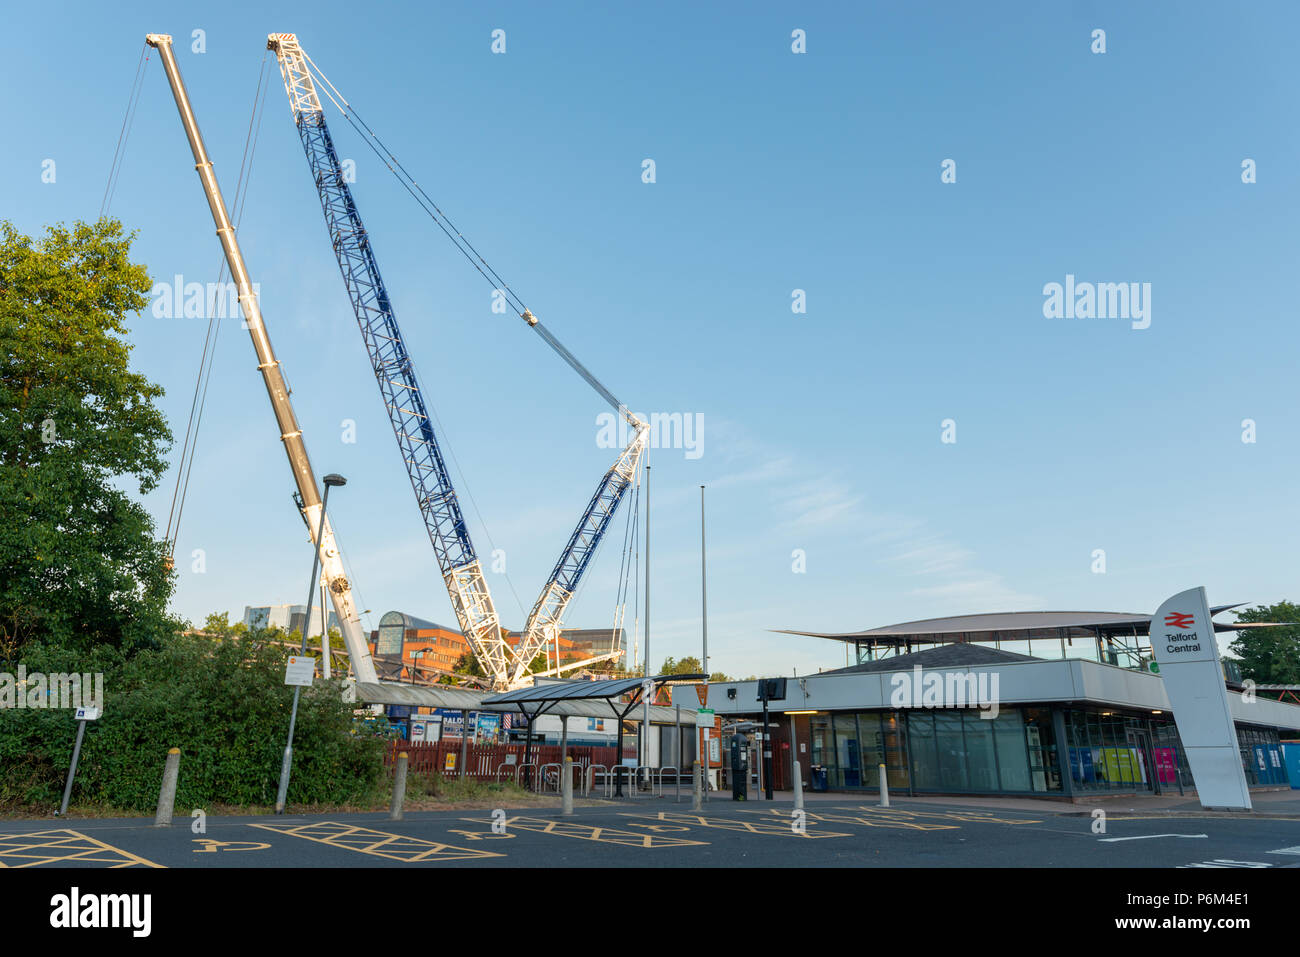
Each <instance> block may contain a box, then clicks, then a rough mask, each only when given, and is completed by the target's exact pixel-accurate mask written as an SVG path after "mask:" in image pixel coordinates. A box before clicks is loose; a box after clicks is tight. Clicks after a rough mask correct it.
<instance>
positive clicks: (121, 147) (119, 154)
mask: <svg viewBox="0 0 1300 957" xmlns="http://www.w3.org/2000/svg"><path fill="white" fill-rule="evenodd" d="M149 54H150V49H149V44H147V43H146V44H144V46H143V47H142V48H141V50H140V59H138V60H137V61H136V64H135V78H134V79H133V80H132V81H131V93H130V95H129V96H127V98H126V112H125V113H124V114H123V115H122V128H121V129H120V130H118V133H117V147H116V148H115V149H114V150H113V162H112V163H111V164H110V165H109V167H108V182H107V183H105V184H104V198H103V199H102V200H101V201H100V204H99V216H100V218H101V219H102V218H103V217H104V216H105V215H107V213H108V210H109V207H111V206H112V205H113V194H114V193H116V192H117V180H118V177H119V176H120V175H121V173H122V166H123V165H124V163H125V161H126V144H127V141H128V140H129V139H130V138H131V129H132V127H134V126H135V112H136V109H137V108H138V107H139V105H140V91H141V90H143V89H144V73H145V69H146V68H147V67H148V66H149Z"/></svg>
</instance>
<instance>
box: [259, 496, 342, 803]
mask: <svg viewBox="0 0 1300 957" xmlns="http://www.w3.org/2000/svg"><path fill="white" fill-rule="evenodd" d="M324 483H325V494H324V496H322V497H321V502H320V521H319V522H317V523H316V539H315V547H314V548H313V549H312V551H311V584H310V585H308V586H307V614H306V616H305V617H304V618H303V622H302V645H301V647H300V649H299V652H298V653H299V654H301V655H305V654H307V631H308V629H309V628H311V606H312V599H314V598H315V597H316V571H317V569H318V568H319V567H320V550H321V536H323V535H324V534H325V509H326V508H328V507H329V501H330V489H332V488H334V487H335V486H336V485H347V484H348V480H347V479H345V478H344V477H343V476H342V475H339V474H338V473H337V472H331V473H330V474H329V475H326V476H325V479H324ZM320 613H321V617H322V618H324V617H325V614H326V613H325V608H324V601H323V600H322V606H321V610H320ZM321 648H322V649H324V643H323V642H322V643H321ZM301 694H302V686H301V685H295V686H294V689H293V710H292V711H290V712H289V740H288V741H287V742H285V745H284V760H283V761H282V762H281V763H280V789H279V791H278V792H277V793H276V796H275V813H276V814H283V813H284V805H285V801H286V799H287V798H288V796H289V769H290V768H291V767H292V766H293V729H294V726H295V725H296V724H297V723H298V698H299V696H300V695H301Z"/></svg>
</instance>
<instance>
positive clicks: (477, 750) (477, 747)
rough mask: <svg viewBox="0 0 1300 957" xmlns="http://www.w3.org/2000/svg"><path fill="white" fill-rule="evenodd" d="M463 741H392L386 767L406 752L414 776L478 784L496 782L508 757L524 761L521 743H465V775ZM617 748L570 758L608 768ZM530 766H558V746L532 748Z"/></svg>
mask: <svg viewBox="0 0 1300 957" xmlns="http://www.w3.org/2000/svg"><path fill="white" fill-rule="evenodd" d="M460 749H461V739H460V738H445V739H443V740H442V741H434V742H420V743H417V744H410V743H408V742H404V741H390V742H389V744H388V749H387V751H386V752H385V753H384V765H385V767H387V768H390V769H391V768H392V766H393V764H394V763H395V762H396V761H397V755H398V754H399V753H400V752H402V751H405V752H406V755H407V761H408V764H407V769H408V770H409V771H410V772H412V773H417V772H418V773H424V774H427V773H429V772H432V771H437V772H438V773H440V774H442V775H443V776H444V777H449V778H450V777H462V776H463V777H467V778H470V779H472V780H475V781H495V780H496V779H497V769H498V768H500V767H501V765H503V764H507V763H509V760H510V759H509V758H508V757H507V756H508V755H514V764H515V765H519V764H522V763H523V760H524V746H523V745H522V744H472V743H471V744H466V745H465V758H464V769H463V770H464V774H463V775H462V773H461V771H462V768H461V756H460ZM617 750H618V749H617V748H614V747H599V748H598V747H573V746H570V747H569V749H568V753H569V757H571V758H573V763H574V764H575V765H578V766H580V767H582V768H583V769H584V770H585V769H586V768H587V767H589V766H590V765H592V764H603V765H605V767H609V766H611V765H614V764H617V763H618V762H617V760H616V759H615V757H614V754H615V752H616V751H617ZM448 755H454V756H455V760H454V764H453V765H452V766H451V767H448V765H447V756H448ZM528 760H529V763H535V764H537V765H538V766H539V767H540V766H541V765H543V764H559V763H560V762H561V761H563V756H562V755H561V754H560V746H559V745H558V744H543V745H536V744H535V745H533V747H532V750H531V751H529V754H528ZM511 774H512V772H510V771H505V772H503V774H502V776H503V777H507V776H510V775H511Z"/></svg>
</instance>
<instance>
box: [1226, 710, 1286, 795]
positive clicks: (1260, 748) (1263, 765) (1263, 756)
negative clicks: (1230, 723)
mask: <svg viewBox="0 0 1300 957" xmlns="http://www.w3.org/2000/svg"><path fill="white" fill-rule="evenodd" d="M1237 745H1238V748H1239V749H1240V751H1241V766H1242V770H1244V771H1245V772H1246V781H1247V782H1248V783H1249V784H1250V785H1251V786H1254V787H1259V786H1266V785H1279V784H1286V783H1287V777H1286V768H1285V765H1284V763H1283V761H1282V746H1281V744H1280V742H1279V736H1278V733H1277V730H1276V729H1273V728H1259V727H1255V726H1253V725H1239V726H1238V727H1237Z"/></svg>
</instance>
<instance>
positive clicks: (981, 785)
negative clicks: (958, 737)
mask: <svg viewBox="0 0 1300 957" xmlns="http://www.w3.org/2000/svg"><path fill="white" fill-rule="evenodd" d="M968 714H969V713H968ZM974 718H975V720H973V721H969V720H966V718H965V716H963V720H962V724H963V726H964V732H965V736H966V763H967V769H968V777H969V780H968V781H967V788H968V789H969V790H972V791H998V790H1002V789H1004V788H1005V785H1002V784H1000V783H999V778H998V759H997V753H996V745H995V744H994V742H993V726H994V725H995V724H996V723H997V722H996V721H984V720H982V719H980V717H979V715H978V713H977V714H975V715H974ZM1014 790H1018V791H1019V790H1023V791H1027V790H1029V785H1028V784H1027V783H1026V784H1025V785H1024V786H1023V787H1019V788H1015V789H1014Z"/></svg>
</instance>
